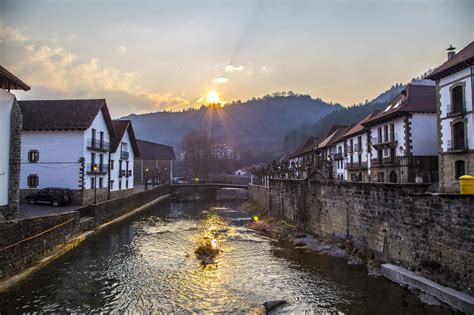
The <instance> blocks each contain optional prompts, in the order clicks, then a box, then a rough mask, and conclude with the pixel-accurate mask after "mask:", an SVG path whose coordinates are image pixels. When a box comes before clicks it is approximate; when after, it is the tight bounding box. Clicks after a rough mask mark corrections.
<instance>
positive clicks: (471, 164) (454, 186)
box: [439, 152, 474, 193]
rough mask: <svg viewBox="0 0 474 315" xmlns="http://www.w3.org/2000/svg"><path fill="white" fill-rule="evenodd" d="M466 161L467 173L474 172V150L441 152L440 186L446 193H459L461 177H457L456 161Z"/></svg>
mask: <svg viewBox="0 0 474 315" xmlns="http://www.w3.org/2000/svg"><path fill="white" fill-rule="evenodd" d="M460 160H462V161H464V163H465V164H464V165H465V168H466V174H469V175H472V174H474V152H462V153H461V152H460V153H453V154H440V156H439V169H440V179H439V187H440V190H441V191H443V192H446V193H459V190H460V189H459V179H456V178H455V174H456V168H455V163H456V161H460Z"/></svg>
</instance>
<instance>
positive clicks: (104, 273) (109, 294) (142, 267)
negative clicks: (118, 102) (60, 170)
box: [0, 201, 447, 314]
mask: <svg viewBox="0 0 474 315" xmlns="http://www.w3.org/2000/svg"><path fill="white" fill-rule="evenodd" d="M239 204H240V202H237V201H234V202H224V201H202V202H188V203H186V202H166V203H161V204H159V205H157V206H155V207H154V208H152V209H149V210H147V211H145V212H143V213H141V214H140V215H138V216H135V217H132V218H130V219H129V220H125V221H122V222H120V223H118V224H117V225H113V226H110V227H108V228H107V229H104V230H103V231H102V232H101V233H99V234H97V235H95V236H94V237H92V238H90V239H88V240H86V241H85V242H83V243H82V244H81V245H80V246H79V247H78V248H76V249H75V250H73V251H71V252H69V253H68V254H66V255H64V256H63V257H61V258H60V259H58V260H57V261H55V262H54V263H52V264H50V265H48V266H47V267H45V268H44V269H42V270H41V271H40V272H38V273H36V274H34V275H32V276H31V277H30V278H29V279H28V280H27V281H25V282H23V283H22V284H20V285H18V286H16V287H14V288H12V289H11V290H10V291H8V292H6V293H4V294H2V295H0V310H2V311H5V312H7V313H18V312H38V311H42V312H119V313H120V312H132V313H161V312H164V313H173V312H181V313H183V312H185V313H188V312H197V313H210V312H214V313H219V312H223V313H248V312H261V311H262V307H261V305H262V303H264V302H266V301H269V300H286V301H288V304H287V305H285V306H283V307H282V308H280V309H279V310H280V311H281V312H293V313H302V312H310V313H311V312H343V313H354V314H358V313H359V314H367V313H374V314H407V313H408V314H410V313H411V314H419V313H428V312H429V313H430V314H436V313H439V314H442V313H447V311H446V310H445V309H441V308H434V307H428V306H425V305H423V304H421V303H420V302H419V301H418V300H417V299H416V298H415V297H414V296H411V295H409V294H408V293H407V292H406V290H404V289H402V288H400V287H398V286H397V285H395V284H393V283H391V282H389V281H387V280H384V279H378V278H371V277H368V276H367V275H366V272H365V270H364V269H363V268H359V267H353V266H348V265H347V263H346V262H345V261H344V260H339V259H336V258H332V257H327V256H320V255H316V254H311V253H305V252H301V251H296V250H294V249H292V248H291V247H289V246H287V244H285V243H275V241H274V240H271V239H269V238H267V237H264V236H261V235H258V234H256V233H255V232H254V231H252V230H250V229H248V228H246V227H245V224H246V223H247V222H250V220H252V219H251V218H250V217H249V216H248V214H247V213H246V212H243V211H241V210H239ZM200 247H204V248H210V249H215V250H216V251H215V252H212V253H213V254H212V255H208V256H206V255H204V256H203V257H201V255H200V254H199V253H196V251H197V249H199V248H200Z"/></svg>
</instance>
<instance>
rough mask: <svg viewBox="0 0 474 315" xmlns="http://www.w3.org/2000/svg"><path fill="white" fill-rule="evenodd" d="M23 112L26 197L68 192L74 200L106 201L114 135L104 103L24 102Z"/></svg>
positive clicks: (98, 101)
mask: <svg viewBox="0 0 474 315" xmlns="http://www.w3.org/2000/svg"><path fill="white" fill-rule="evenodd" d="M19 104H20V107H21V110H22V113H23V131H22V133H21V139H22V145H21V148H22V150H21V171H22V176H21V180H20V187H21V192H22V194H23V195H24V194H27V193H29V192H31V191H32V190H37V189H41V188H46V187H61V188H69V189H71V190H72V191H73V192H74V202H75V203H79V204H90V203H93V202H99V201H103V200H107V199H108V198H109V194H108V182H109V159H110V153H109V152H110V141H111V139H112V138H114V137H115V131H114V127H113V123H112V120H111V118H110V114H109V111H108V108H107V104H106V102H105V100H104V99H88V100H37V101H36V100H35V101H20V102H19Z"/></svg>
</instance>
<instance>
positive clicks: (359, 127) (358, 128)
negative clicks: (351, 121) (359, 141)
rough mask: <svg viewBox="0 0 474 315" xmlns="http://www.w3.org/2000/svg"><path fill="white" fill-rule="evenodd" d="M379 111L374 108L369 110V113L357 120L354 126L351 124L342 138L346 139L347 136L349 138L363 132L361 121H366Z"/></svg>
mask: <svg viewBox="0 0 474 315" xmlns="http://www.w3.org/2000/svg"><path fill="white" fill-rule="evenodd" d="M379 113H380V110H378V109H377V110H374V111H373V112H371V113H370V114H368V115H367V116H365V117H364V118H363V119H362V120H361V121H359V122H358V123H357V124H356V125H355V126H353V127H352V128H350V129H349V130H348V131H347V132H346V133H345V134H344V135H343V136H342V138H343V139H348V138H351V137H353V136H356V135H359V134H361V133H363V132H364V126H363V123H365V122H366V121H368V120H369V119H371V118H372V117H375V116H376V115H378V114H379Z"/></svg>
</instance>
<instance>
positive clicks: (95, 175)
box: [92, 164, 98, 205]
mask: <svg viewBox="0 0 474 315" xmlns="http://www.w3.org/2000/svg"><path fill="white" fill-rule="evenodd" d="M97 169H98V167H97V164H94V165H93V166H92V171H93V172H94V204H95V205H96V204H97Z"/></svg>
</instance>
